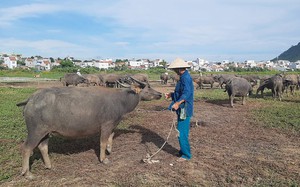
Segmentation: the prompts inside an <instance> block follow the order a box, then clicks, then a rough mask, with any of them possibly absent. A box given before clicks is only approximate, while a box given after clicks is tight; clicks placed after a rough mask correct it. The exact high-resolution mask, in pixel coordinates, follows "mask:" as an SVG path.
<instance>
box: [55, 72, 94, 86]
mask: <svg viewBox="0 0 300 187" xmlns="http://www.w3.org/2000/svg"><path fill="white" fill-rule="evenodd" d="M60 81H61V82H62V83H63V85H64V86H69V85H74V86H77V85H78V84H81V83H86V84H87V83H88V80H87V79H86V78H84V77H83V76H79V75H78V74H77V73H67V74H65V76H64V77H63V78H61V80H60Z"/></svg>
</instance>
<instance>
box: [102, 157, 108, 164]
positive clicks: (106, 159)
mask: <svg viewBox="0 0 300 187" xmlns="http://www.w3.org/2000/svg"><path fill="white" fill-rule="evenodd" d="M102 163H103V164H105V165H106V164H109V163H110V161H109V160H108V158H105V159H104V160H103V161H102Z"/></svg>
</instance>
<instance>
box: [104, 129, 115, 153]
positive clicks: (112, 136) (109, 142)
mask: <svg viewBox="0 0 300 187" xmlns="http://www.w3.org/2000/svg"><path fill="white" fill-rule="evenodd" d="M114 135H115V133H114V132H113V133H111V135H110V136H109V138H108V142H107V146H106V150H107V152H108V154H111V150H112V141H113V138H114Z"/></svg>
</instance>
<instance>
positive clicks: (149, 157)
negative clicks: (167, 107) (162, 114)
mask: <svg viewBox="0 0 300 187" xmlns="http://www.w3.org/2000/svg"><path fill="white" fill-rule="evenodd" d="M171 112H172V113H175V112H173V111H171ZM176 121H177V117H176V118H173V123H172V125H171V128H170V131H169V134H168V136H167V139H166V141H165V142H164V143H163V145H162V146H161V147H160V148H159V149H158V150H157V151H156V152H155V153H154V154H152V155H150V154H149V153H147V156H146V158H145V159H143V162H145V163H148V164H153V163H158V162H159V160H152V158H153V157H154V156H155V155H156V154H158V153H159V152H160V151H161V150H162V148H163V147H164V146H165V145H166V143H167V142H168V140H169V138H170V135H171V132H172V129H173V127H174V128H175V124H176ZM175 130H176V131H177V136H179V131H178V130H177V128H175Z"/></svg>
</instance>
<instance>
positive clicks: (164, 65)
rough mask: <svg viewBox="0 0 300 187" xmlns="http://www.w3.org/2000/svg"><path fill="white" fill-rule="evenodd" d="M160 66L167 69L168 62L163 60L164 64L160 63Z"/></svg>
mask: <svg viewBox="0 0 300 187" xmlns="http://www.w3.org/2000/svg"><path fill="white" fill-rule="evenodd" d="M159 65H162V66H163V67H164V68H166V66H167V62H166V61H165V60H163V61H162V62H160V63H159Z"/></svg>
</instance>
